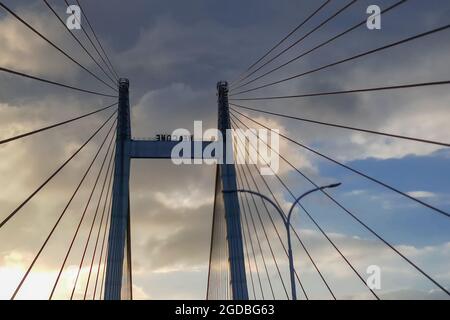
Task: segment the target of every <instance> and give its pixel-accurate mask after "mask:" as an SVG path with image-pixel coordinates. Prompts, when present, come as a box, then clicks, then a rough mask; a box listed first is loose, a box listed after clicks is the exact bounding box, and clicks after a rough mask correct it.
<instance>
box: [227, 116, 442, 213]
mask: <svg viewBox="0 0 450 320" xmlns="http://www.w3.org/2000/svg"><path fill="white" fill-rule="evenodd" d="M233 111H234V112H237V113H238V114H240V115H241V116H243V117H245V118H247V119H249V120H251V121H252V122H254V123H256V124H258V125H260V126H262V127H264V128H266V129H268V130H270V128H268V127H267V126H265V125H263V124H261V123H260V122H258V121H256V120H254V119H252V118H250V117H248V116H246V115H244V114H243V113H241V112H239V111H237V110H236V109H234V110H233ZM279 135H280V137H282V138H284V139H286V140H287V141H290V142H292V143H294V144H296V145H298V146H299V147H302V148H303V149H306V150H308V151H310V152H312V153H314V154H316V155H318V156H320V157H322V158H324V159H327V160H329V161H331V162H333V163H335V164H337V165H339V166H341V167H343V168H345V169H347V170H349V171H351V172H353V173H356V174H357V175H359V176H362V177H364V178H366V179H368V180H370V181H372V182H375V183H376V184H379V185H381V186H383V187H385V188H387V189H389V190H391V191H393V192H395V193H398V194H399V195H401V196H403V197H406V198H408V199H410V200H412V201H414V202H416V203H418V204H420V205H422V206H424V207H427V208H429V209H431V210H433V211H435V212H437V213H439V214H441V215H443V216H446V217H448V218H450V213H448V212H446V211H444V210H442V209H439V208H437V207H435V206H433V205H431V204H429V203H426V202H424V201H422V200H420V199H418V198H416V197H413V196H411V195H409V194H407V193H405V192H403V191H400V190H399V189H397V188H395V187H393V186H391V185H389V184H387V183H385V182H383V181H380V180H378V179H376V178H374V177H371V176H369V175H368V174H365V173H364V172H362V171H359V170H356V169H354V168H352V167H350V166H348V165H346V164H344V163H342V162H340V161H337V160H336V159H334V158H331V157H330V156H327V155H325V154H323V153H321V152H319V151H317V150H315V149H313V148H311V147H308V146H306V145H305V144H303V143H301V142H298V141H296V140H294V139H292V138H290V137H288V136H286V135H284V134H282V133H280V134H279Z"/></svg>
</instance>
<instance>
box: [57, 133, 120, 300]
mask: <svg viewBox="0 0 450 320" xmlns="http://www.w3.org/2000/svg"><path fill="white" fill-rule="evenodd" d="M114 137H115V135H113V136H112V137H111V140H110V141H109V145H108V149H107V150H106V152H105V155H104V157H103V160H102V163H101V165H100V169H99V170H98V173H97V177H96V179H95V182H94V184H93V186H92V189H91V192H90V194H89V198H88V200H87V202H86V205H85V206H84V210H83V213H82V214H81V217H80V220H79V222H78V225H77V228H76V230H75V232H74V235H73V237H72V239H71V242H70V245H69V248H68V249H67V251H66V254H65V256H64V260H63V262H62V264H61V268H60V269H59V272H58V276H57V277H56V279H55V282H54V284H53V287H52V291H51V293H50V296H49V300H51V299H52V298H53V295H54V294H55V290H56V287H57V285H58V282H59V280H60V278H61V275H62V272H63V271H64V267H65V266H66V263H67V259H68V257H69V255H70V252H71V251H72V248H73V245H74V243H75V240H76V238H77V236H78V232H79V231H80V228H81V225H82V223H83V221H84V217H85V216H86V212H87V210H88V208H89V204H90V203H91V200H92V196H93V195H94V192H95V190H96V189H97V184H98V181H99V179H100V175H101V173H102V172H103V168H104V166H105V163H106V159H107V158H108V154H109V150H110V149H111V147H112V145H113V144H114Z"/></svg>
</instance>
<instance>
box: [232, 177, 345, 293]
mask: <svg viewBox="0 0 450 320" xmlns="http://www.w3.org/2000/svg"><path fill="white" fill-rule="evenodd" d="M340 185H341V183H333V184H330V185H327V186H322V187H317V188H314V189H311V190H309V191H307V192H305V193H303V194H302V195H301V196H299V197H298V198H297V199H295V201H294V202H293V203H292V205H291V208H290V209H289V212H288V214H287V216H286V214H285V213H284V212H283V210H282V209H281V208H280V207H279V206H278V205H277V204H276V203H275V202H273V201H272V200H271V199H269V198H268V197H267V196H265V195H263V194H261V193H259V192H255V191H251V190H245V189H237V190H224V191H223V192H224V193H231V192H242V193H250V194H254V195H256V196H258V197H260V198H262V199H263V200H266V201H267V202H269V203H270V204H272V206H273V207H274V208H275V209H276V210H277V212H278V214H279V215H280V217H281V219H283V222H284V226H285V228H286V233H287V241H288V256H289V273H290V276H291V290H292V300H297V291H296V287H295V277H294V275H295V269H294V258H293V254H292V243H291V231H290V226H291V216H292V212H293V211H294V208H295V206H296V205H297V204H298V203H299V202H300V200H302V199H303V198H304V197H306V196H307V195H309V194H311V193H313V192H316V191H319V190H323V189H330V188H336V187H338V186H340Z"/></svg>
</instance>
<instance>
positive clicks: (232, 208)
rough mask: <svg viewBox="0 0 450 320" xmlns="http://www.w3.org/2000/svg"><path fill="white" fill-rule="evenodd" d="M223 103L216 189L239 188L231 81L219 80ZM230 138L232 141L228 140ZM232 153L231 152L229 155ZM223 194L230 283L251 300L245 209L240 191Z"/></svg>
mask: <svg viewBox="0 0 450 320" xmlns="http://www.w3.org/2000/svg"><path fill="white" fill-rule="evenodd" d="M217 96H218V106H219V117H218V129H219V131H220V132H221V133H222V137H223V145H224V150H223V160H224V161H223V163H222V164H218V165H217V175H216V176H217V178H218V179H217V182H216V183H221V188H217V186H216V190H236V189H237V183H236V168H235V166H234V164H233V163H226V159H227V158H231V157H233V154H232V153H233V149H232V148H233V143H232V141H231V140H232V136H231V135H228V134H227V130H228V129H231V121H230V110H229V105H228V83H227V82H226V81H220V82H218V83H217ZM227 140H229V141H228V143H227ZM228 153H231V155H228V157H227V154H228ZM220 196H221V197H223V203H224V210H225V222H226V235H227V236H226V237H227V242H228V262H229V267H230V285H231V294H232V299H233V300H248V289H247V279H246V273H245V260H244V249H243V242H242V232H241V212H240V207H239V201H238V197H237V193H235V192H233V193H223V192H222V193H221V194H216V197H220Z"/></svg>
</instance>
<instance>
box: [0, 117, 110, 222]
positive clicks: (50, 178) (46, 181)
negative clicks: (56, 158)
mask: <svg viewBox="0 0 450 320" xmlns="http://www.w3.org/2000/svg"><path fill="white" fill-rule="evenodd" d="M116 113H117V111H115V112H114V113H113V114H112V115H111V116H109V117H108V119H106V121H105V122H104V123H103V124H102V125H101V126H100V128H98V129H97V130H96V131H95V132H94V133H93V134H92V135H91V136H90V137H89V138H88V139H87V140H86V141H85V142H84V143H83V144H82V145H81V146H80V147H79V148H78V149H77V151H75V152H74V153H73V154H72V155H71V156H70V157H69V158H68V159H67V160H66V161H64V163H63V164H61V165H60V166H59V167H58V169H56V170H55V171H54V172H53V173H52V174H51V175H50V176H49V177H48V178H47V179H46V180H45V181H44V182H43V183H42V184H41V185H40V186H39V187H38V188H36V189H35V190H34V191H33V192H32V193H31V194H30V195H29V196H28V197H27V198H26V199H25V200H24V201H23V202H22V203H21V204H20V205H19V206H18V207H17V208H16V209H14V210H13V211H12V212H11V213H10V214H9V215H8V216H6V217H5V218H4V219H3V220H2V222H0V229H1V228H2V227H3V226H4V225H5V224H6V223H7V222H8V221H9V220H11V219H12V218H13V217H14V216H15V215H16V214H17V213H18V212H19V211H20V209H22V208H23V207H24V206H25V205H26V204H27V203H28V202H29V201H30V200H31V199H33V197H34V196H35V195H36V194H37V193H38V192H39V191H41V190H42V189H43V188H44V187H45V186H46V185H47V184H48V183H49V182H50V181H51V180H52V179H53V178H54V177H55V176H56V175H57V174H58V173H59V172H61V170H62V169H64V167H65V166H66V165H67V164H68V163H69V162H70V161H71V160H72V159H73V158H75V156H76V155H77V154H78V153H80V151H81V150H83V149H84V147H85V146H86V145H87V144H88V143H89V142H90V141H91V140H92V139H93V138H94V137H95V136H96V135H97V134H98V133H99V132H100V130H102V129H103V127H104V126H105V125H106V124H107V123H108V122H109V120H111V118H112V117H113V116H114V115H115V114H116Z"/></svg>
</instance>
